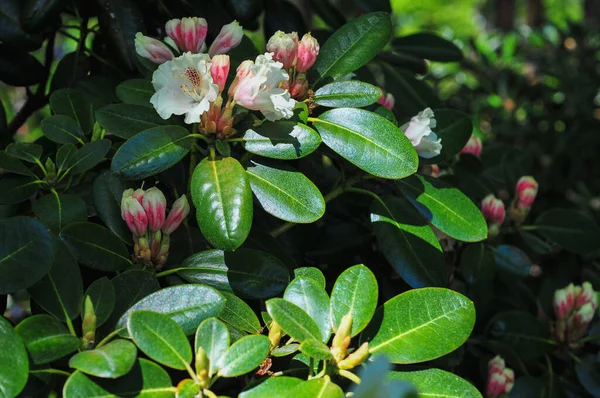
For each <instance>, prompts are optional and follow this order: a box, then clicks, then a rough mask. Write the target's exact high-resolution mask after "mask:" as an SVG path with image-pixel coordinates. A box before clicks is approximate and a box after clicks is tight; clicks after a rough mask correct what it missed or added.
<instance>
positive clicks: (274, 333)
mask: <svg viewBox="0 0 600 398" xmlns="http://www.w3.org/2000/svg"><path fill="white" fill-rule="evenodd" d="M282 332H283V330H282V329H281V326H279V324H278V323H277V322H275V321H273V322H271V326H270V327H269V341H270V342H271V349H273V348H276V347H277V346H278V345H279V340H280V339H281V334H282Z"/></svg>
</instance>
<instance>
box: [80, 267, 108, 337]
mask: <svg viewBox="0 0 600 398" xmlns="http://www.w3.org/2000/svg"><path fill="white" fill-rule="evenodd" d="M87 296H89V297H90V300H92V305H93V306H94V312H95V314H96V326H97V327H100V325H102V324H103V323H104V322H106V320H107V319H108V317H109V316H110V314H111V313H112V311H113V309H114V308H115V302H116V293H115V288H114V287H113V284H112V283H111V282H110V279H108V278H107V277H105V276H103V277H102V278H100V279H96V280H95V281H94V282H93V283H92V284H91V285H90V286H89V287H88V288H87V290H86V291H85V294H84V297H87Z"/></svg>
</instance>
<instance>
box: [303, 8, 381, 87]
mask: <svg viewBox="0 0 600 398" xmlns="http://www.w3.org/2000/svg"><path fill="white" fill-rule="evenodd" d="M391 34H392V21H391V19H390V15H389V14H388V13H384V12H376V13H371V14H366V15H363V16H361V17H359V18H356V19H355V20H353V21H350V22H349V23H347V24H345V25H344V26H342V27H341V28H340V29H338V30H336V31H335V33H333V34H332V35H331V37H329V39H328V40H327V41H326V42H325V44H323V45H322V46H321V50H320V52H319V56H318V58H317V61H316V62H315V64H314V65H313V67H312V72H314V73H315V74H316V75H317V76H318V79H317V80H316V82H315V83H318V82H319V81H321V80H323V79H324V78H326V77H329V78H332V79H336V78H339V77H342V76H344V75H347V74H348V73H350V72H353V71H355V70H357V69H358V68H360V67H361V66H363V65H365V64H366V63H367V62H369V61H370V60H371V59H372V58H373V57H375V56H376V55H377V54H378V53H379V52H380V51H381V50H382V49H383V47H385V45H386V44H387V42H388V40H389V39H390V36H391Z"/></svg>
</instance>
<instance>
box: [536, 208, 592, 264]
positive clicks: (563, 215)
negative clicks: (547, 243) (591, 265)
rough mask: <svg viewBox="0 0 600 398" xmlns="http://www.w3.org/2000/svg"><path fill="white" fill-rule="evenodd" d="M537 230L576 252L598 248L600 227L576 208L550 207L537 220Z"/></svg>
mask: <svg viewBox="0 0 600 398" xmlns="http://www.w3.org/2000/svg"><path fill="white" fill-rule="evenodd" d="M535 231H536V232H539V233H540V234H541V235H542V236H544V237H545V238H546V239H549V240H551V241H553V242H555V243H557V244H558V245H560V246H562V247H563V248H564V249H565V250H568V251H570V252H573V253H576V254H587V253H590V252H592V251H595V250H598V242H599V241H600V227H598V225H597V224H596V223H594V221H593V220H591V219H590V218H589V217H587V216H586V215H585V214H583V213H581V212H578V211H576V210H568V209H550V210H548V211H546V212H544V213H542V214H541V215H540V216H539V217H538V218H537V219H536V220H535Z"/></svg>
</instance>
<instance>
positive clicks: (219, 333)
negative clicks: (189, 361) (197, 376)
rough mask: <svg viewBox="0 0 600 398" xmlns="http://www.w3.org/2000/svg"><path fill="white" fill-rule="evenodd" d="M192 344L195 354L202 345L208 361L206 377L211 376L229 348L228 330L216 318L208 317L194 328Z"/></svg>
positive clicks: (217, 368)
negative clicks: (194, 333)
mask: <svg viewBox="0 0 600 398" xmlns="http://www.w3.org/2000/svg"><path fill="white" fill-rule="evenodd" d="M194 341H195V343H194V346H195V347H196V349H195V351H196V355H197V354H198V349H199V347H202V349H203V350H204V352H205V353H206V356H207V357H208V359H209V361H210V370H209V372H208V377H212V375H214V374H215V373H216V372H217V371H218V370H219V366H220V365H219V361H220V360H221V358H222V357H223V354H225V351H227V349H228V348H229V331H228V330H227V326H225V324H224V323H223V322H221V321H219V320H218V319H216V318H208V319H205V320H203V321H202V323H200V325H199V326H198V330H196V338H195V340H194Z"/></svg>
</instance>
